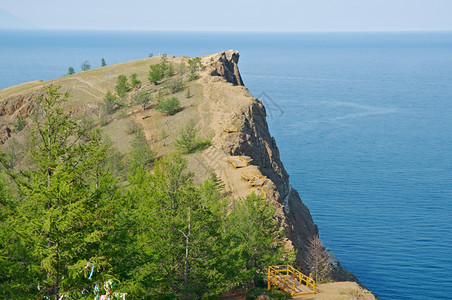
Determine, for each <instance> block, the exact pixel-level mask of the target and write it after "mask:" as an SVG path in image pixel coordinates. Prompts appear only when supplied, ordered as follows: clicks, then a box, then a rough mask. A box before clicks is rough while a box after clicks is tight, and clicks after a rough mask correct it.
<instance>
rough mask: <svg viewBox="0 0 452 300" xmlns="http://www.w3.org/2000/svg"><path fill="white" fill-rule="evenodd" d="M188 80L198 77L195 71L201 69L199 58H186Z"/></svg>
mask: <svg viewBox="0 0 452 300" xmlns="http://www.w3.org/2000/svg"><path fill="white" fill-rule="evenodd" d="M188 70H189V74H188V80H190V81H192V80H196V79H198V74H197V73H196V72H197V71H199V70H202V64H201V58H199V57H195V58H192V59H189V60H188Z"/></svg>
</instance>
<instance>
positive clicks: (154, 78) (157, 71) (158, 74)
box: [148, 64, 163, 85]
mask: <svg viewBox="0 0 452 300" xmlns="http://www.w3.org/2000/svg"><path fill="white" fill-rule="evenodd" d="M148 79H149V81H150V82H151V83H153V84H155V85H157V84H158V83H159V81H160V80H162V79H163V70H162V66H161V64H156V65H151V66H150V67H149V76H148Z"/></svg>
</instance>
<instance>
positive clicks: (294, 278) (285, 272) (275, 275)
mask: <svg viewBox="0 0 452 300" xmlns="http://www.w3.org/2000/svg"><path fill="white" fill-rule="evenodd" d="M289 275H291V276H289ZM290 278H291V279H290ZM267 281H268V289H269V290H270V289H271V287H272V285H273V286H277V287H279V288H281V289H282V290H284V291H286V292H287V293H289V294H290V295H291V296H292V297H294V296H299V295H308V294H315V281H314V279H312V278H311V277H309V276H306V275H305V274H303V273H301V272H300V271H298V270H297V269H295V268H294V267H292V266H290V265H279V266H269V267H268V276H267ZM299 285H304V286H306V287H307V288H308V289H309V290H310V291H309V292H297V290H296V288H297V286H299Z"/></svg>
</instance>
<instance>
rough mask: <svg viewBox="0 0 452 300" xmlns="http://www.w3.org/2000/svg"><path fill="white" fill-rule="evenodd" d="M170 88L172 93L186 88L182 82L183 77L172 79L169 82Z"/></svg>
mask: <svg viewBox="0 0 452 300" xmlns="http://www.w3.org/2000/svg"><path fill="white" fill-rule="evenodd" d="M167 86H168V88H169V89H170V91H171V93H173V94H174V93H177V92H180V91H182V90H184V88H185V85H184V83H183V82H182V78H177V79H176V80H172V81H170V82H168V85H167Z"/></svg>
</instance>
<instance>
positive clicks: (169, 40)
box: [0, 31, 452, 299]
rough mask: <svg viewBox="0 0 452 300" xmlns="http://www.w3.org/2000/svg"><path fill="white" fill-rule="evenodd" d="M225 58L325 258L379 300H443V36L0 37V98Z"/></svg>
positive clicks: (448, 254)
mask: <svg viewBox="0 0 452 300" xmlns="http://www.w3.org/2000/svg"><path fill="white" fill-rule="evenodd" d="M227 49H236V50H238V51H239V52H240V55H241V58H240V63H239V67H240V70H241V74H242V77H243V80H244V82H245V84H246V86H247V87H248V88H249V90H250V91H251V92H252V93H253V95H254V96H256V97H257V96H259V95H261V97H260V98H262V99H263V101H264V104H265V105H266V107H267V112H268V122H269V125H270V131H271V133H272V135H274V137H275V138H276V141H277V143H278V146H279V149H280V152H281V158H282V160H283V162H284V164H285V167H286V169H287V171H288V173H289V174H290V178H291V184H292V186H293V187H294V188H296V189H297V190H298V191H299V192H300V194H301V196H302V199H303V201H304V202H305V203H306V204H307V205H308V207H309V209H310V210H311V213H312V215H313V218H314V221H315V222H316V224H318V225H319V229H320V234H321V238H322V240H323V242H324V244H325V246H326V247H328V248H329V249H331V250H332V251H333V252H334V253H335V254H336V255H337V256H338V258H339V260H340V261H341V263H342V265H343V266H344V267H345V268H347V269H349V270H350V271H352V272H353V273H354V274H355V275H356V276H357V277H358V278H359V280H360V281H361V282H362V283H363V284H364V285H366V286H367V287H368V288H369V289H371V290H372V291H373V292H374V293H375V294H376V295H377V296H379V297H380V298H381V299H450V298H451V297H452V296H451V295H452V33H447V32H444V33H207V32H205V33H177V32H167V33H164V32H77V31H69V32H64V31H0V88H4V87H7V86H10V85H14V84H18V83H22V82H26V81H31V80H37V79H43V80H48V79H53V78H56V77H59V76H61V75H63V74H65V73H66V72H67V69H68V67H69V66H72V67H74V68H75V69H76V71H79V70H80V64H81V62H83V61H84V60H88V61H90V62H91V64H92V66H93V67H98V66H100V62H101V58H102V57H103V58H105V59H106V61H107V63H108V64H113V63H119V62H124V61H128V60H135V59H140V58H145V57H147V56H148V55H149V53H153V54H154V55H157V54H159V53H168V54H171V55H176V56H177V55H187V56H201V55H204V54H209V53H214V52H219V51H222V50H227ZM263 92H264V93H263Z"/></svg>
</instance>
